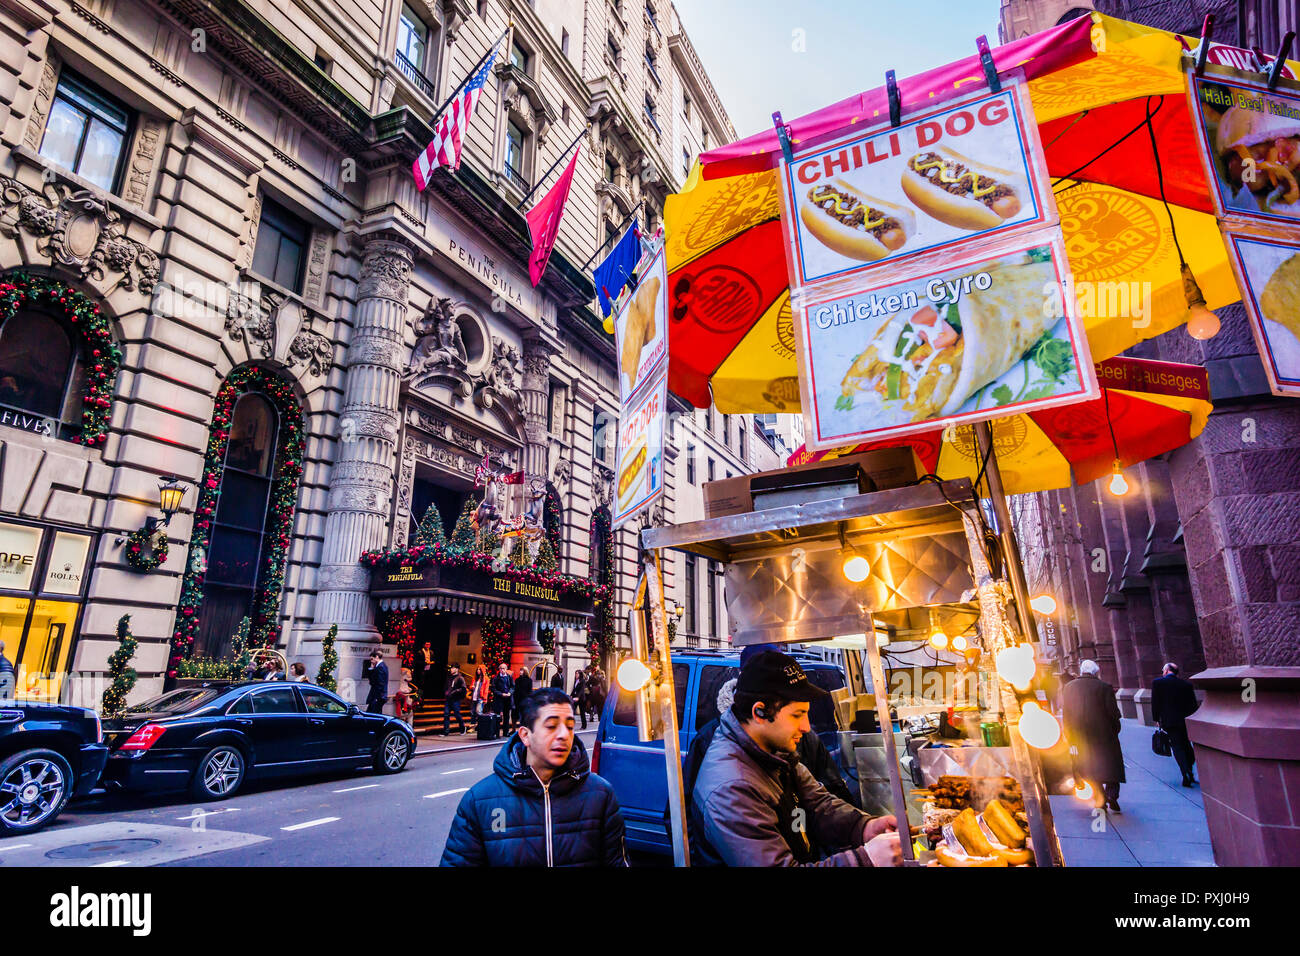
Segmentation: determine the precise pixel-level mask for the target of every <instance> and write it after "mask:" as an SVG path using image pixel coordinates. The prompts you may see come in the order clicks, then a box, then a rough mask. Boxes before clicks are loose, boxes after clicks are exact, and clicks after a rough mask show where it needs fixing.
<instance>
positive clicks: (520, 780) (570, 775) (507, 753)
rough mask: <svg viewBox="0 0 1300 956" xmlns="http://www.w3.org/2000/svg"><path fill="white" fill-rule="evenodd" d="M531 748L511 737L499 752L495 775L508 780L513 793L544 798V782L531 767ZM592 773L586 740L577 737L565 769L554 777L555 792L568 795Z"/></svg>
mask: <svg viewBox="0 0 1300 956" xmlns="http://www.w3.org/2000/svg"><path fill="white" fill-rule="evenodd" d="M527 761H528V749H527V748H526V747H525V746H524V742H523V741H522V740H520V739H519V735H518V734H511V735H510V739H509V740H507V741H506V743H505V746H504V747H502V748H501V749H500V750H498V751H497V757H496V760H494V761H492V772H493V773H495V774H496V775H497V776H498V777H500V778H501V779H502V780H504V781H505V783H506V784H507V785H508V786H509V787H510V788H511V789H512V790H520V791H523V792H524V793H529V794H532V795H533V796H535V797H538V798H540V797H541V796H542V782H541V781H540V780H539V779H537V774H535V773H533V771H532V768H531V767H529V766H528V762H527ZM590 773H591V760H590V759H589V758H588V757H587V748H586V747H584V746H583V743H582V738H580V737H578V736H576V735H575V736H574V738H573V749H572V750H570V751H569V759H568V760H566V761H565V762H564V766H563V767H562V768H561V769H560V770H559V771H558V772H557V773H556V774H555V775H554V776H553V777H551V784H550V787H551V793H552V794H561V793H568V792H569V791H570V790H573V789H575V788H577V787H579V786H581V785H582V781H584V780H586V779H587V776H588V774H590Z"/></svg>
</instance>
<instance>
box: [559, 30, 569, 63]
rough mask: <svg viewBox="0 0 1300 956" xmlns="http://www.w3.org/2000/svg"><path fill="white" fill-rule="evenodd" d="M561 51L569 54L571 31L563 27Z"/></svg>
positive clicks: (566, 54)
mask: <svg viewBox="0 0 1300 956" xmlns="http://www.w3.org/2000/svg"><path fill="white" fill-rule="evenodd" d="M560 52H561V53H563V54H564V55H565V56H568V55H569V31H568V30H565V29H563V28H561V30H560Z"/></svg>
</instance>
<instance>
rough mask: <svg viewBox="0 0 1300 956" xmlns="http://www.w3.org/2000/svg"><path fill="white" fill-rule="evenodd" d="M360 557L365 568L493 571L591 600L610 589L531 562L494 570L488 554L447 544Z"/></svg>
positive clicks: (414, 547)
mask: <svg viewBox="0 0 1300 956" xmlns="http://www.w3.org/2000/svg"><path fill="white" fill-rule="evenodd" d="M360 560H361V563H362V564H363V565H364V566H365V567H367V568H386V569H387V568H399V567H412V568H422V567H425V566H427V565H430V564H436V565H439V566H440V567H444V568H471V569H473V570H475V571H481V572H483V573H485V574H494V573H495V574H497V575H498V576H499V577H506V578H510V579H511V580H514V581H523V582H524V583H526V584H539V585H542V586H544V587H551V588H555V589H556V591H558V592H559V593H561V594H574V595H578V596H579V597H584V598H592V599H595V600H602V599H604V598H606V597H607V596H608V595H609V593H610V589H609V588H608V587H607V586H606V585H603V584H598V583H596V582H594V581H590V580H588V579H587V578H577V577H573V576H572V575H569V574H561V573H560V572H558V571H545V570H542V569H540V568H538V567H536V566H535V565H531V566H524V567H516V566H514V565H511V566H509V567H507V568H505V569H504V570H502V571H497V572H494V571H493V570H492V555H490V554H485V553H484V552H482V551H470V550H463V549H461V548H457V547H454V546H452V545H450V544H431V545H419V544H417V545H413V546H412V547H409V548H400V549H390V550H382V551H367V552H365V553H364V554H362V555H361V559H360Z"/></svg>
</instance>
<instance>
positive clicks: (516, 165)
mask: <svg viewBox="0 0 1300 956" xmlns="http://www.w3.org/2000/svg"><path fill="white" fill-rule="evenodd" d="M526 142H527V136H526V135H525V134H524V131H523V128H522V127H521V126H520V125H519V124H518V123H516V122H515V121H514V120H510V121H509V122H508V123H506V176H507V177H508V178H509V179H510V181H511V182H512V183H514V184H515V185H516V186H518V187H519V188H520V189H521V190H523V191H524V192H527V191H528V180H527V178H525V175H524V145H525V143H526Z"/></svg>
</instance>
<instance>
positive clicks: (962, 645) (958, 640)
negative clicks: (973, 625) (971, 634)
mask: <svg viewBox="0 0 1300 956" xmlns="http://www.w3.org/2000/svg"><path fill="white" fill-rule="evenodd" d="M952 649H953V650H954V651H956V652H957V653H958V654H960V653H961V652H962V651H964V650H966V638H964V637H962V636H961V635H960V634H958V635H957V636H956V637H954V638H953V639H952Z"/></svg>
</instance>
